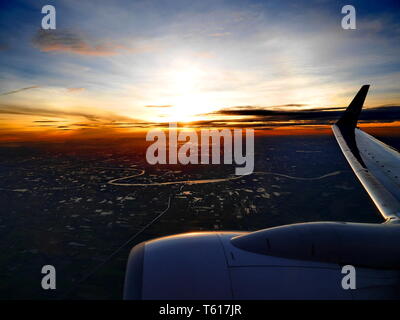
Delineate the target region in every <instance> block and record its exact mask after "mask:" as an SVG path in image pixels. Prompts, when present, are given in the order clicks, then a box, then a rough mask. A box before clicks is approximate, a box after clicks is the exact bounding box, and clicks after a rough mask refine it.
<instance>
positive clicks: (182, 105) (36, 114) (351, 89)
mask: <svg viewBox="0 0 400 320" xmlns="http://www.w3.org/2000/svg"><path fill="white" fill-rule="evenodd" d="M45 4H52V5H54V6H55V8H56V10H57V29H56V30H49V31H45V32H44V31H42V30H40V26H41V19H42V17H43V15H42V14H41V7H42V6H43V5H45ZM346 4H352V5H354V7H355V8H356V12H357V30H343V29H342V28H341V19H342V17H343V15H342V14H341V8H342V6H343V5H346ZM0 6H1V7H0V8H1V12H0V65H1V66H0V111H1V114H2V116H1V118H0V121H2V124H4V125H8V126H11V125H10V121H11V122H12V123H13V124H15V123H18V124H20V125H27V123H28V122H29V121H30V122H32V121H35V120H38V119H43V118H44V119H53V118H57V119H64V118H65V119H66V120H65V121H67V120H68V121H72V120H71V119H72V118H73V121H78V120H79V118H82V114H84V116H83V117H84V118H85V116H87V117H86V118H85V119H86V120H87V119H88V118H90V117H91V116H93V117H96V118H98V119H100V118H101V119H104V121H115V120H123V119H126V120H127V121H128V120H132V121H150V122H158V121H176V120H178V121H185V120H193V119H198V118H199V117H196V115H198V114H205V113H209V112H214V111H216V110H219V109H222V108H224V109H226V108H230V107H237V106H255V107H268V108H274V109H277V108H278V109H279V108H280V107H279V106H283V105H287V104H301V105H303V108H306V109H307V108H326V107H338V106H339V107H341V106H345V105H347V104H348V102H349V99H351V98H352V96H353V95H354V93H355V92H356V91H357V90H358V88H359V87H360V86H361V85H362V84H365V83H369V84H371V85H372V87H371V92H370V95H369V98H368V100H367V107H368V106H369V107H376V106H380V105H395V104H397V105H398V104H399V101H400V90H399V89H400V81H399V80H400V58H399V57H400V4H399V2H398V1H365V0H364V1H353V2H351V3H348V2H345V1H324V0H319V1H296V2H294V1H215V0H214V1H174V0H171V1H51V2H49V1H3V2H2V4H1V5H0ZM24 88H27V89H24ZM19 89H24V90H19ZM1 93H2V94H1ZM149 106H150V107H149ZM277 106H278V107H277ZM287 108H288V107H286V109H287ZM10 110H14V111H15V112H10ZM17 111H18V112H17ZM24 117H25V118H24Z"/></svg>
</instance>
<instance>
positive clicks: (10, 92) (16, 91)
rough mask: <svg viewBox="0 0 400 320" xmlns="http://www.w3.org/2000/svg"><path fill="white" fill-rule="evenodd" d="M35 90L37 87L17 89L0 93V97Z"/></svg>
mask: <svg viewBox="0 0 400 320" xmlns="http://www.w3.org/2000/svg"><path fill="white" fill-rule="evenodd" d="M36 88H39V86H30V87H25V88H21V89H17V90H12V91H7V92H3V93H0V96H7V95H10V94H15V93H19V92H22V91H26V90H31V89H36Z"/></svg>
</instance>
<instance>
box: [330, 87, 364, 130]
mask: <svg viewBox="0 0 400 320" xmlns="http://www.w3.org/2000/svg"><path fill="white" fill-rule="evenodd" d="M368 89H369V84H366V85H363V86H362V87H361V89H360V90H359V91H358V92H357V94H356V96H355V97H354V99H353V101H352V102H351V103H350V104H349V106H348V107H347V109H346V111H345V112H344V113H343V115H342V117H341V118H340V119H339V120H338V121H337V122H336V125H337V126H338V127H340V128H342V129H344V128H347V129H354V128H355V127H356V126H357V121H358V116H359V115H360V112H361V109H362V107H363V105H364V101H365V97H366V96H367V93H368Z"/></svg>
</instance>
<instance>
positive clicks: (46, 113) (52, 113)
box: [0, 104, 136, 122]
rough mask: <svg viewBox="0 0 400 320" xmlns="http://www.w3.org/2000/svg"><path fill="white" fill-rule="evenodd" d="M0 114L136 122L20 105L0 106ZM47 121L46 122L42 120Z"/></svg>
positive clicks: (120, 118) (101, 115)
mask: <svg viewBox="0 0 400 320" xmlns="http://www.w3.org/2000/svg"><path fill="white" fill-rule="evenodd" d="M0 114H9V115H20V116H40V117H57V118H70V117H82V118H85V119H87V120H89V121H91V122H97V121H99V122H101V121H130V122H133V121H136V120H135V119H131V118H129V117H125V116H120V115H117V114H114V113H111V112H100V111H98V112H92V113H90V112H82V111H77V110H60V109H55V108H44V107H43V108H31V107H25V106H20V105H9V104H0ZM43 121H47V120H43Z"/></svg>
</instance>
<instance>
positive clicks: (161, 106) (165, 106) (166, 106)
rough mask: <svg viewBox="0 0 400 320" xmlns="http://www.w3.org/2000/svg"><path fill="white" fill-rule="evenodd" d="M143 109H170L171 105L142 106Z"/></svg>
mask: <svg viewBox="0 0 400 320" xmlns="http://www.w3.org/2000/svg"><path fill="white" fill-rule="evenodd" d="M144 107H145V108H171V107H173V105H171V104H166V105H147V106H144Z"/></svg>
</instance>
